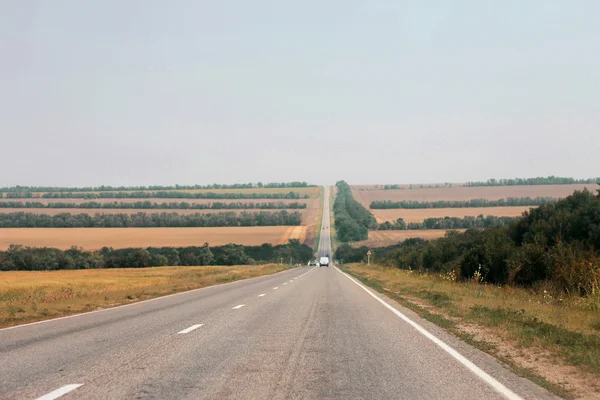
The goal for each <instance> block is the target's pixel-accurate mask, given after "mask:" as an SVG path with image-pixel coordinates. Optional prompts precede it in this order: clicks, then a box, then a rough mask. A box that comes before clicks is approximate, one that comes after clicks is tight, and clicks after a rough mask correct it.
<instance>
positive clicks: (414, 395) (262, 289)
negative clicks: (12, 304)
mask: <svg viewBox="0 0 600 400" xmlns="http://www.w3.org/2000/svg"><path fill="white" fill-rule="evenodd" d="M324 196H325V202H324V204H325V207H324V211H323V223H322V230H321V239H320V243H319V249H318V252H319V254H318V256H327V255H329V256H333V254H332V253H331V243H330V235H329V232H330V226H329V225H330V215H329V192H328V188H326V189H325V193H324ZM332 258H333V257H332ZM59 397H60V398H61V399H147V398H149V399H496V398H497V399H519V398H523V399H534V398H535V399H537V398H555V397H554V396H552V395H551V394H550V393H549V392H547V391H546V390H545V389H542V388H540V387H538V386H536V385H535V384H533V383H532V382H530V381H528V380H526V379H524V378H520V377H518V376H517V375H515V374H513V373H512V372H510V371H509V370H507V369H506V368H505V367H503V366H502V365H501V364H500V363H499V362H498V361H496V360H495V359H494V358H493V357H491V356H489V355H487V354H485V353H483V352H481V351H479V350H476V349H474V348H472V347H471V346H469V345H467V344H465V343H463V342H461V341H459V340H458V339H456V338H455V337H453V336H452V335H450V334H448V333H446V332H445V331H444V330H442V329H440V328H438V327H436V326H434V325H433V324H431V323H429V322H427V321H424V320H422V319H420V318H419V317H418V316H417V315H416V314H414V313H412V312H411V311H410V310H407V309H405V308H403V307H402V306H400V305H398V304H397V303H395V302H394V301H392V300H389V299H388V298H386V297H385V296H382V295H380V294H377V293H375V292H373V291H371V290H370V289H367V288H365V287H364V286H362V285H361V284H360V283H359V282H358V281H356V280H354V279H353V278H351V277H349V276H348V275H346V274H344V273H343V272H341V271H340V270H339V269H337V268H336V267H335V266H330V267H328V268H325V267H301V268H294V269H291V270H287V271H283V272H280V273H277V274H274V275H270V276H264V277H259V278H253V279H248V280H244V281H237V282H232V283H228V284H223V285H218V286H212V287H208V288H203V289H197V290H193V291H189V292H184V293H180V294H175V295H170V296H167V297H162V298H158V299H153V300H147V301H144V302H140V303H134V304H130V305H127V306H122V307H117V308H113V309H108V310H102V311H99V312H92V313H87V314H82V315H78V316H72V317H66V318H60V319H55V320H50V321H44V322H40V323H33V324H28V325H22V326H17V327H12V328H6V329H2V330H0V398H1V399H4V398H8V399H13V398H14V399H36V398H42V399H44V400H48V399H56V398H59Z"/></svg>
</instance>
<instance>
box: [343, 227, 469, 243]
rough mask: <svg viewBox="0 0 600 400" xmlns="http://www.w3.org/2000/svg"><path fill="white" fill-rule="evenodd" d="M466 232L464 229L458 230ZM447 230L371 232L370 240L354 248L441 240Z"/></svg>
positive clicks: (363, 241)
mask: <svg viewBox="0 0 600 400" xmlns="http://www.w3.org/2000/svg"><path fill="white" fill-rule="evenodd" d="M457 230H458V231H464V229H457ZM446 232H447V231H446V230H445V229H419V230H406V231H369V238H368V239H367V240H362V241H360V242H354V243H352V247H361V246H367V247H385V246H391V245H393V244H397V243H399V242H402V241H403V240H406V239H410V238H423V239H426V240H429V239H437V238H441V237H443V236H444V235H445V234H446Z"/></svg>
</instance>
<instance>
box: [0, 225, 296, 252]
mask: <svg viewBox="0 0 600 400" xmlns="http://www.w3.org/2000/svg"><path fill="white" fill-rule="evenodd" d="M283 237H287V238H289V239H300V240H302V241H303V240H304V239H305V238H306V226H300V227H298V226H258V227H233V228H231V227H224V228H0V249H2V250H5V249H7V248H8V246H9V245H11V244H21V245H24V246H34V247H55V248H58V249H63V250H64V249H69V248H71V247H72V246H78V247H83V248H84V249H86V250H97V249H100V248H102V247H105V246H106V247H113V248H115V249H118V248H127V247H160V246H173V247H184V246H201V245H203V244H204V243H205V242H208V243H209V244H210V245H211V246H220V245H224V244H228V243H236V244H243V245H247V246H258V245H261V244H263V243H271V244H277V243H278V242H279V241H280V240H281V239H282V238H283Z"/></svg>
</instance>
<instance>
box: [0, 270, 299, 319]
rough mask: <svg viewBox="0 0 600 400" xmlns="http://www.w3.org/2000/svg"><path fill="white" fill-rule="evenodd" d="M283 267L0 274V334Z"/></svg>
mask: <svg viewBox="0 0 600 400" xmlns="http://www.w3.org/2000/svg"><path fill="white" fill-rule="evenodd" d="M287 268H289V266H287V265H281V264H268V265H260V266H233V267H206V266H205V267H153V268H124V269H90V270H75V271H7V272H2V273H0V328H2V327H6V326H11V325H17V324H22V323H25V322H32V321H37V320H42V319H48V318H53V317H60V316H64V315H69V314H77V313H81V312H86V311H93V310H97V309H101V308H108V307H113V306H118V305H122V304H127V303H133V302H136V301H140V300H146V299H149V298H153V297H159V296H163V295H167V294H172V293H176V292H182V291H185V290H190V289H196V288H201V287H205V286H212V285H217V284H220V283H225V282H231V281H236V280H240V279H246V278H252V277H255V276H262V275H268V274H273V273H276V272H279V271H282V270H285V269H287Z"/></svg>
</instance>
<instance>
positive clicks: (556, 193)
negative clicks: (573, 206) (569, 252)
mask: <svg viewBox="0 0 600 400" xmlns="http://www.w3.org/2000/svg"><path fill="white" fill-rule="evenodd" d="M584 187H587V188H588V189H589V190H596V189H597V188H598V185H536V186H482V187H462V186H458V187H457V186H454V187H451V188H425V189H403V190H377V189H365V188H364V187H363V189H364V190H359V189H357V187H353V190H352V192H353V195H354V197H355V198H356V200H358V201H360V202H361V203H362V204H363V205H364V206H365V207H366V208H369V206H370V204H371V202H372V201H374V200H392V201H401V200H413V201H436V200H470V199H488V200H497V199H502V198H507V197H538V196H539V197H559V198H562V197H567V196H568V195H570V194H572V193H573V192H574V191H575V190H582V189H583V188H584Z"/></svg>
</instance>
